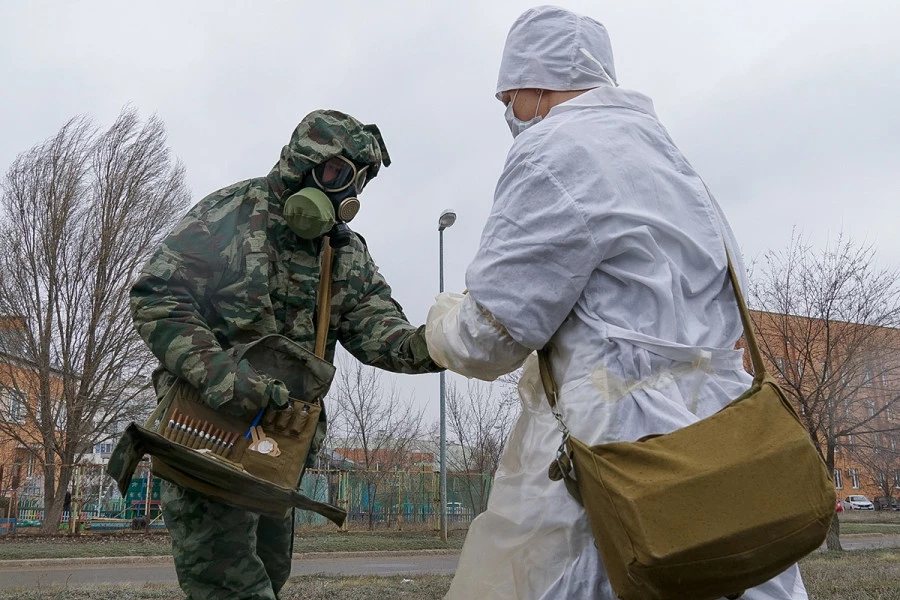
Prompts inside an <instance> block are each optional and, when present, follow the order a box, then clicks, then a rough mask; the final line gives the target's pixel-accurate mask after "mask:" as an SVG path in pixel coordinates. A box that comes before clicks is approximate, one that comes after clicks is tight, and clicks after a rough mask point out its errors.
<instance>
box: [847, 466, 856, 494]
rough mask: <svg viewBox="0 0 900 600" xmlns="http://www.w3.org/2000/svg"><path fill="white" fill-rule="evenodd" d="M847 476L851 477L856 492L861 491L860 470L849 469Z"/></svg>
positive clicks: (851, 483)
mask: <svg viewBox="0 0 900 600" xmlns="http://www.w3.org/2000/svg"><path fill="white" fill-rule="evenodd" d="M847 475H849V476H850V485H851V486H852V487H853V489H854V490H858V489H859V470H857V469H847Z"/></svg>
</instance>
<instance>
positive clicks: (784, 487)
mask: <svg viewBox="0 0 900 600" xmlns="http://www.w3.org/2000/svg"><path fill="white" fill-rule="evenodd" d="M728 273H729V276H730V278H731V283H732V286H733V287H734V291H735V295H736V296H737V302H738V307H739V309H740V313H741V320H742V322H743V324H744V337H745V339H746V341H747V346H748V349H749V352H750V357H751V359H752V361H753V371H754V378H753V384H752V385H751V387H750V389H749V390H747V391H746V392H745V393H744V394H743V395H741V396H740V397H739V398H737V399H736V400H734V401H732V402H731V403H730V404H729V405H728V406H726V407H725V408H723V409H722V410H720V411H719V412H717V413H716V414H714V415H712V416H710V417H708V418H705V419H702V420H700V421H698V422H697V423H694V424H692V425H690V426H688V427H684V428H683V429H679V430H677V431H674V432H672V433H668V434H665V435H657V436H647V437H646V438H643V439H642V440H639V441H637V442H615V443H608V444H599V445H596V446H588V445H586V444H584V443H583V442H581V441H580V440H578V439H577V438H575V437H574V436H572V435H570V434H569V433H568V429H566V428H565V424H564V423H562V420H561V417H560V416H559V412H558V410H557V403H558V402H557V401H558V395H557V389H556V384H555V383H554V381H553V377H552V375H551V372H550V368H549V356H548V354H547V351H546V350H542V351H540V352H539V356H538V358H539V362H540V372H541V379H542V381H543V385H544V390H545V392H546V394H547V399H548V401H549V403H550V406H551V408H552V410H553V413H554V415H555V416H557V418H558V419H560V424H561V428H562V429H563V430H564V432H565V433H564V436H563V445H562V446H561V447H560V454H559V456H558V457H557V460H556V461H555V462H554V463H553V464H552V465H551V468H550V477H551V479H555V480H558V479H563V480H564V481H565V483H566V486H567V488H569V491H570V492H571V494H572V495H573V497H575V498H576V500H578V501H579V502H580V503H582V504H583V506H584V508H585V510H586V511H587V516H588V521H589V522H590V525H591V529H592V532H593V534H594V539H595V541H596V544H597V547H598V548H599V550H600V556H601V558H602V560H603V564H604V566H605V567H606V571H607V573H608V574H609V580H610V583H611V584H612V587H613V590H614V591H615V592H616V594H617V595H618V597H619V598H621V599H622V600H714V599H718V598H722V597H723V596H727V597H729V598H738V597H740V595H741V594H742V593H743V590H746V589H748V588H751V587H753V586H756V585H759V584H761V583H763V582H765V581H767V580H769V579H771V578H772V577H774V576H776V575H778V574H779V573H781V572H782V571H784V570H785V569H786V568H787V567H789V566H790V565H792V564H793V563H795V562H797V561H798V560H799V559H801V558H803V557H804V556H805V555H807V554H808V553H810V552H812V551H813V550H815V549H816V548H818V547H819V546H821V544H822V543H823V542H824V540H825V536H826V534H827V533H828V529H829V527H830V525H831V519H832V518H833V516H834V504H835V494H834V485H833V484H832V481H831V478H830V474H829V473H828V470H827V468H826V466H825V463H824V461H823V460H822V458H821V457H820V456H819V453H818V452H817V451H816V449H815V447H814V446H813V444H812V441H811V440H810V437H809V433H807V431H806V429H805V428H804V427H803V425H802V423H801V422H800V418H799V417H798V416H797V413H796V412H795V411H794V408H793V406H792V405H791V403H790V402H789V401H788V399H787V397H786V396H785V394H784V392H783V391H782V390H781V388H780V387H779V385H778V383H777V382H776V381H775V380H774V379H773V378H772V377H771V376H770V375H769V374H768V373H766V369H765V364H764V363H763V359H762V356H761V354H760V351H759V347H758V346H757V344H756V338H755V336H754V333H753V327H752V323H751V320H750V315H749V313H748V311H747V307H746V305H745V303H744V298H743V296H742V295H741V292H740V286H739V285H738V280H737V276H736V275H735V272H734V268H733V267H732V265H731V261H730V259H729V263H728ZM573 467H574V473H573ZM772 486H776V487H777V489H778V493H777V496H778V500H777V502H772V495H771V490H772Z"/></svg>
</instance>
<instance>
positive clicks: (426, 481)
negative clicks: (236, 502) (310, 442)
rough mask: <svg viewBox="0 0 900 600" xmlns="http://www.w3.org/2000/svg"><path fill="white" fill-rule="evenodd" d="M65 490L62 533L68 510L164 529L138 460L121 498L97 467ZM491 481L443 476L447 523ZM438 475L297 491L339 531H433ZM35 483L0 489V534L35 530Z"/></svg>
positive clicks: (340, 475)
mask: <svg viewBox="0 0 900 600" xmlns="http://www.w3.org/2000/svg"><path fill="white" fill-rule="evenodd" d="M74 472H75V477H74V478H73V481H72V486H71V488H70V492H71V504H70V506H67V507H66V508H67V509H68V510H65V511H64V513H63V516H62V519H61V520H60V523H59V528H60V529H67V528H68V524H69V522H70V517H71V516H72V514H71V513H72V511H76V512H77V514H76V515H75V516H77V521H78V522H79V523H80V524H81V527H82V528H85V529H87V528H90V529H91V530H96V531H102V530H116V529H119V530H121V529H128V528H137V527H141V528H143V527H150V528H164V527H165V524H164V522H163V519H162V516H161V511H160V487H161V486H160V484H161V480H160V479H159V478H156V477H154V476H152V474H151V473H150V472H149V469H148V467H147V464H146V463H141V465H140V466H139V467H138V469H137V471H136V472H135V474H134V477H133V478H132V480H131V484H130V486H129V488H128V490H127V492H126V494H125V496H124V497H123V496H122V494H120V493H119V490H118V487H117V486H116V483H115V482H114V481H113V480H112V479H111V478H110V477H109V476H108V475H107V474H106V472H105V467H104V466H103V465H93V464H90V465H78V466H77V467H76V468H75V470H74ZM492 483H493V480H492V478H491V476H490V475H486V474H480V473H479V474H471V473H448V475H447V506H446V511H447V523H448V526H449V527H451V528H456V529H464V528H467V527H468V526H469V523H470V522H471V520H472V519H473V518H474V517H475V516H476V515H477V514H478V513H480V512H482V511H483V510H484V507H485V506H486V503H487V497H488V494H489V493H490V487H491V484H492ZM439 485H440V477H439V474H438V473H437V472H434V471H425V470H421V471H363V470H337V469H309V470H307V471H306V473H305V474H304V476H303V481H302V484H301V491H302V493H303V494H305V495H306V496H309V497H310V498H313V499H315V500H318V501H320V502H327V503H329V504H333V505H335V506H338V507H340V508H343V509H344V510H346V511H347V515H348V519H347V524H346V525H345V528H354V529H414V528H419V529H428V528H433V529H435V530H437V529H438V526H439V516H440V512H439V511H440V500H439V498H440V494H439ZM42 489H43V486H42V482H41V481H40V480H37V481H36V480H35V478H33V477H32V478H30V479H29V480H28V481H27V482H23V483H22V484H21V485H18V486H16V487H9V488H5V489H2V490H0V534H3V533H13V532H19V533H22V532H24V530H27V529H29V528H39V527H41V526H42V525H43V521H44V515H45V510H44V508H45V506H44V498H43V495H42V494H41V493H40V492H41V491H42ZM295 519H296V525H297V526H298V527H300V528H303V527H319V526H326V524H327V523H328V521H327V519H325V518H324V517H322V516H320V515H317V514H316V513H312V512H308V511H297V513H296V515H295Z"/></svg>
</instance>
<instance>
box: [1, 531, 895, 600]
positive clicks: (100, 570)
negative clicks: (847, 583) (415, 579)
mask: <svg viewBox="0 0 900 600" xmlns="http://www.w3.org/2000/svg"><path fill="white" fill-rule="evenodd" d="M841 544H842V546H843V547H844V549H845V550H859V549H863V548H900V535H863V534H854V535H844V536H841ZM458 560H459V555H458V554H456V553H449V554H448V553H440V552H428V551H420V552H417V553H415V554H401V553H393V552H383V553H371V554H362V553H359V554H356V553H353V554H351V553H334V554H330V555H323V554H318V555H312V556H308V557H304V558H296V559H294V561H293V569H292V574H293V575H312V574H314V573H325V574H329V575H416V574H422V573H448V574H449V573H453V572H455V571H456V564H457V562H458ZM175 581H176V578H175V567H174V566H173V565H172V559H171V558H170V557H149V558H148V557H135V558H99V559H97V558H94V559H46V560H21V561H0V589H11V588H22V589H37V588H38V587H41V588H46V587H48V586H68V587H69V588H81V587H86V586H92V585H104V584H126V583H127V584H132V585H141V584H143V583H175Z"/></svg>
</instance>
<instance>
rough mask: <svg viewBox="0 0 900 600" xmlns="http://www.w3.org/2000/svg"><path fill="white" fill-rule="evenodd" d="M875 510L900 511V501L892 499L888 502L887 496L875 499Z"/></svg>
mask: <svg viewBox="0 0 900 600" xmlns="http://www.w3.org/2000/svg"><path fill="white" fill-rule="evenodd" d="M874 504H875V510H900V500H898V499H897V498H891V500H890V502H888V499H887V496H879V497H878V498H875V502H874Z"/></svg>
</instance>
